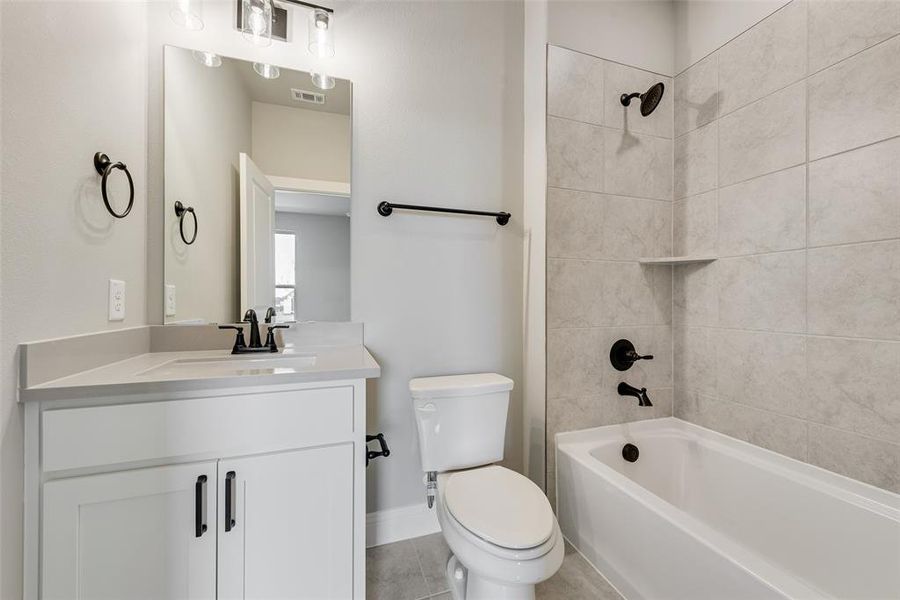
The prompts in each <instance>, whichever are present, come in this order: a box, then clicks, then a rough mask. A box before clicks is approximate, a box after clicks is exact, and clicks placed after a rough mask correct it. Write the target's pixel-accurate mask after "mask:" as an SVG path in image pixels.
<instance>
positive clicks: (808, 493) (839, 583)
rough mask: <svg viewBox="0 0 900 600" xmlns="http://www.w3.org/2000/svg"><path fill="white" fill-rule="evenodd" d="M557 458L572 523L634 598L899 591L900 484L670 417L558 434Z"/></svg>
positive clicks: (884, 598)
mask: <svg viewBox="0 0 900 600" xmlns="http://www.w3.org/2000/svg"><path fill="white" fill-rule="evenodd" d="M626 443H631V444H634V445H635V446H637V447H638V450H639V452H640V455H639V457H638V459H637V460H636V461H635V462H628V461H626V460H625V459H624V458H623V456H622V448H623V446H624V445H625V444H626ZM556 465H557V467H556V482H557V483H556V488H557V499H558V500H557V512H558V518H559V524H560V526H561V528H562V531H563V534H564V535H565V536H566V538H568V540H569V541H570V542H571V543H572V544H573V545H574V546H575V547H576V548H577V549H578V550H579V551H580V552H581V553H582V554H583V555H584V556H585V557H586V558H587V559H588V560H589V561H590V562H591V563H593V565H594V566H595V567H596V568H597V570H599V571H600V572H601V573H602V574H603V575H605V576H606V578H607V579H609V581H610V583H612V584H613V585H614V586H615V587H616V588H617V589H618V590H619V591H620V592H621V593H622V595H624V596H625V597H626V598H628V600H639V599H644V598H646V599H648V600H649V599H666V600H669V599H673V600H674V599H684V600H703V599H707V600H745V599H746V600H762V599H767V598H815V599H819V598H847V599H850V598H853V599H863V598H865V599H871V600H896V599H900V496H898V495H897V494H893V493H890V492H887V491H884V490H880V489H878V488H875V487H872V486H869V485H866V484H863V483H859V482H857V481H854V480H852V479H848V478H846V477H842V476H840V475H836V474H834V473H831V472H829V471H825V470H823V469H819V468H817V467H813V466H810V465H807V464H805V463H802V462H799V461H796V460H793V459H790V458H787V457H784V456H781V455H779V454H775V453H774V452H769V451H767V450H764V449H762V448H759V447H757V446H753V445H751V444H747V443H744V442H741V441H739V440H735V439H733V438H730V437H728V436H724V435H721V434H718V433H716V432H713V431H710V430H708V429H704V428H702V427H698V426H696V425H693V424H690V423H687V422H685V421H681V420H679V419H674V418H666V419H656V420H652V421H641V422H639V423H629V424H625V425H613V426H608V427H598V428H596V429H588V430H584V431H575V432H570V433H561V434H558V435H557V436H556Z"/></svg>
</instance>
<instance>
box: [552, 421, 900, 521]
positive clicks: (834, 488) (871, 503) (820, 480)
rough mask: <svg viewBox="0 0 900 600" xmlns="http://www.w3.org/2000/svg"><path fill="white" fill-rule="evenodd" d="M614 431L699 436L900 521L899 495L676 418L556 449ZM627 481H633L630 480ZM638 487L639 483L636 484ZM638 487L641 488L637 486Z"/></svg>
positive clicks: (564, 438)
mask: <svg viewBox="0 0 900 600" xmlns="http://www.w3.org/2000/svg"><path fill="white" fill-rule="evenodd" d="M613 431H617V432H619V433H624V434H625V435H626V437H627V436H628V435H629V434H632V433H633V434H641V433H662V432H665V431H668V432H670V433H675V434H679V435H682V436H684V435H692V436H696V437H698V438H700V439H702V440H703V441H704V442H706V443H708V444H711V445H712V446H714V447H715V449H716V450H717V451H721V452H722V453H724V454H727V455H728V456H732V457H734V456H739V457H740V458H741V459H742V460H747V461H748V462H749V463H751V464H753V465H755V466H757V467H762V468H766V469H770V470H772V471H774V472H776V473H778V474H779V475H782V476H785V477H789V478H790V479H792V480H793V481H796V482H798V483H802V484H803V485H806V486H808V487H811V488H814V489H816V490H817V491H819V492H821V493H825V494H828V495H830V496H835V497H837V498H839V499H841V500H843V501H845V502H850V503H852V504H855V505H858V506H861V507H862V508H865V509H867V510H870V511H872V512H875V513H877V514H879V515H880V516H883V517H886V518H888V519H891V520H894V521H898V522H900V494H896V493H894V492H891V491H889V490H885V489H883V488H880V487H877V486H874V485H871V484H869V483H865V482H863V481H859V480H858V479H852V478H850V477H847V476H845V475H841V474H840V473H835V472H834V471H829V470H828V469H823V468H822V467H818V466H816V465H812V464H809V463H806V462H803V461H800V460H797V459H795V458H791V457H789V456H786V455H784V454H779V453H778V452H774V451H772V450H769V449H767V448H763V447H761V446H757V445H755V444H751V443H750V442H745V441H744V440H740V439H738V438H734V437H731V436H728V435H726V434H724V433H719V432H718V431H714V430H712V429H707V428H706V427H702V426H700V425H697V424H695V423H691V422H689V421H683V420H681V419H679V418H677V417H662V418H659V419H647V420H643V421H634V422H631V423H620V424H617V425H603V426H601V427H593V428H591V429H581V430H578V431H567V432H563V433H557V434H556V447H557V449H560V446H565V447H566V448H570V447H575V446H591V447H594V446H596V444H597V442H598V441H600V440H599V439H598V435H603V436H604V437H605V436H607V435H608V434H609V433H611V432H613ZM588 456H590V449H588ZM590 459H591V460H594V461H596V462H598V463H600V462H601V461H599V460H597V459H595V458H593V457H592V456H590ZM601 464H602V463H601ZM607 468H608V469H609V470H610V471H611V472H612V473H615V474H616V475H619V476H621V477H624V478H625V479H628V478H627V477H626V476H624V475H622V474H621V473H619V472H618V471H616V470H615V469H613V468H611V467H607ZM628 480H629V481H631V480H630V479H628ZM632 483H634V482H632ZM635 485H638V484H636V483H635ZM638 487H640V486H639V485H638ZM641 489H644V488H641Z"/></svg>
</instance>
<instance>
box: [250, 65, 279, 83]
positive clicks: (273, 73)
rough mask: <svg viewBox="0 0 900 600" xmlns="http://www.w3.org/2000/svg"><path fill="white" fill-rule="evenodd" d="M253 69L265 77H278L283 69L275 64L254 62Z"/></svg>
mask: <svg viewBox="0 0 900 600" xmlns="http://www.w3.org/2000/svg"><path fill="white" fill-rule="evenodd" d="M253 70H254V71H256V74H257V75H259V76H260V77H262V78H263V79H278V77H279V76H280V75H281V69H279V68H278V67H276V66H275V65H269V64H266V63H258V62H255V63H253Z"/></svg>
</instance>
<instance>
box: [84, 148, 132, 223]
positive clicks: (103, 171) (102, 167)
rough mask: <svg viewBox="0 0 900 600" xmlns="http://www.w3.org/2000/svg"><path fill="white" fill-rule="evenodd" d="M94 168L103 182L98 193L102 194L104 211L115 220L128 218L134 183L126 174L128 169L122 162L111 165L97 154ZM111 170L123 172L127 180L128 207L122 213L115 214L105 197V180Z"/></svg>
mask: <svg viewBox="0 0 900 600" xmlns="http://www.w3.org/2000/svg"><path fill="white" fill-rule="evenodd" d="M94 168H95V169H97V173H99V174H100V175H102V176H103V180H102V182H101V183H100V191H101V192H102V193H103V204H105V205H106V210H108V211H109V214H111V215H112V216H114V217H115V218H117V219H124V218H125V217H127V216H128V213H130V212H131V207H132V206H134V181H133V180H132V179H131V173H129V172H128V167H126V166H125V163H123V162H117V163H113V162H112V161H111V160H109V157H108V156H107V155H105V154H103V153H102V152H98V153H96V154H95V155H94ZM113 169H119V170H121V171H125V176H126V177H127V178H128V189H129V192H128V206H126V207H125V211H124V212H122V213H117V212H116V211H114V210H113V208H112V206H111V205H110V203H109V196H107V195H106V178H107V177H109V174H110V173H112V170H113Z"/></svg>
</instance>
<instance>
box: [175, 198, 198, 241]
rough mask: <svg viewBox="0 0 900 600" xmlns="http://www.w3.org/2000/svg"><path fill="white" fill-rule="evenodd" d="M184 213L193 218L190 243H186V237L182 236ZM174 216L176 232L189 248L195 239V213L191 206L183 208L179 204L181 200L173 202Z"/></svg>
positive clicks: (182, 205)
mask: <svg viewBox="0 0 900 600" xmlns="http://www.w3.org/2000/svg"><path fill="white" fill-rule="evenodd" d="M185 213H191V216H192V217H194V235H192V236H191V239H190V241H188V239H187V236H186V235H184V215H185ZM175 215H176V216H177V217H178V232H179V233H181V241H182V242H184V243H185V244H187V245H188V246H190V245H191V244H193V243H194V241H195V240H196V239H197V226H198V223H197V213H196V212H195V211H194V207H193V206H185V205H184V204H182V203H181V200H176V201H175Z"/></svg>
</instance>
